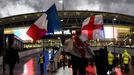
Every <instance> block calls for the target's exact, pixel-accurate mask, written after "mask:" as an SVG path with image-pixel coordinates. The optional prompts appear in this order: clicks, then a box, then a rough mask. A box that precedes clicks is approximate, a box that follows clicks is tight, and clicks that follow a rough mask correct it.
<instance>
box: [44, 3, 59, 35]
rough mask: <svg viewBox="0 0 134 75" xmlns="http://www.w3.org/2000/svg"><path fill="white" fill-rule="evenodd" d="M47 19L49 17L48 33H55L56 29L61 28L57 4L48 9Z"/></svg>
mask: <svg viewBox="0 0 134 75" xmlns="http://www.w3.org/2000/svg"><path fill="white" fill-rule="evenodd" d="M46 14H47V19H48V25H47V30H48V32H47V33H54V31H59V30H60V28H61V27H60V20H59V17H58V13H57V10H56V6H55V4H53V5H52V6H51V7H50V8H49V9H48V10H47V11H46Z"/></svg>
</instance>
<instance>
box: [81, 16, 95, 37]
mask: <svg viewBox="0 0 134 75" xmlns="http://www.w3.org/2000/svg"><path fill="white" fill-rule="evenodd" d="M94 20H95V16H92V17H90V20H89V23H88V24H87V25H85V26H84V27H83V28H82V30H88V39H93V30H94Z"/></svg>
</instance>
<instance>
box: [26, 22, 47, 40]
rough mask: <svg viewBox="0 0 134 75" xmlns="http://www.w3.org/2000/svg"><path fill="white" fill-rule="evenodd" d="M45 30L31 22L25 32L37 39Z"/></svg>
mask: <svg viewBox="0 0 134 75" xmlns="http://www.w3.org/2000/svg"><path fill="white" fill-rule="evenodd" d="M46 32H47V30H46V29H40V28H38V27H37V26H36V25H35V24H32V25H31V26H30V28H29V29H28V31H27V34H28V35H29V36H30V37H31V38H32V39H33V40H34V41H36V40H39V39H40V38H41V37H43V36H44V35H45V33H46Z"/></svg>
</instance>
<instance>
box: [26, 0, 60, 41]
mask: <svg viewBox="0 0 134 75" xmlns="http://www.w3.org/2000/svg"><path fill="white" fill-rule="evenodd" d="M46 1H49V3H48V2H47V3H48V4H47V6H46V9H47V10H46V12H45V13H44V14H43V15H42V16H41V17H39V19H38V20H37V21H36V22H35V23H33V24H32V25H31V26H30V27H29V29H28V31H27V32H26V34H27V35H28V36H30V37H31V38H32V39H33V40H34V41H36V40H39V39H41V38H42V37H43V36H45V35H46V33H54V32H55V31H59V30H60V21H59V17H58V14H57V10H56V5H55V3H54V2H52V1H51V0H46Z"/></svg>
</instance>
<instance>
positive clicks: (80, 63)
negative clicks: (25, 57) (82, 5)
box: [3, 31, 131, 75]
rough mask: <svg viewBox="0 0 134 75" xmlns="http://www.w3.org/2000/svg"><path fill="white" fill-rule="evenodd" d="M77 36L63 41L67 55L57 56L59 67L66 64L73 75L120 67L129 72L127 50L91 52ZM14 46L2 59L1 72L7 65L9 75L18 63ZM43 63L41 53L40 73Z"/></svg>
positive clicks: (102, 74)
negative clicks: (119, 52) (120, 51)
mask: <svg viewBox="0 0 134 75" xmlns="http://www.w3.org/2000/svg"><path fill="white" fill-rule="evenodd" d="M79 35H80V31H76V34H75V35H73V36H72V37H71V38H70V39H67V40H66V41H65V43H64V47H63V49H64V52H65V53H67V55H64V53H63V54H61V55H60V56H59V60H58V62H59V64H58V65H59V67H61V66H63V67H64V66H65V65H66V64H67V65H68V67H69V68H70V67H71V68H72V71H73V75H96V74H97V75H107V73H112V71H113V70H114V69H115V67H120V68H121V69H122V71H126V72H127V71H129V64H130V62H131V56H130V54H129V53H128V52H127V50H124V52H123V53H122V54H115V53H112V52H111V51H110V50H107V47H106V46H105V47H102V48H100V49H99V50H94V51H93V50H91V48H90V46H89V45H88V43H87V42H86V41H84V42H83V41H81V39H80V38H79ZM14 46H15V45H14V44H11V45H10V48H9V50H7V52H6V54H5V56H4V57H3V71H5V68H4V65H5V64H8V65H9V68H10V73H9V74H10V75H13V69H14V67H15V64H16V63H19V55H18V52H17V50H15V48H14ZM65 58H66V60H65ZM44 62H45V59H44V56H43V54H42V53H41V54H40V58H39V64H40V71H41V73H43V71H44V67H43V66H44ZM66 62H67V63H66Z"/></svg>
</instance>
